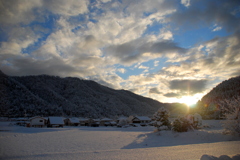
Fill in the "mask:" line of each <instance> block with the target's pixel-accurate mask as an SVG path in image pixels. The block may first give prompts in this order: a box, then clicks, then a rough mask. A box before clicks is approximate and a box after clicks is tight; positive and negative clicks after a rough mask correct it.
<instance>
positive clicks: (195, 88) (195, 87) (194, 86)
mask: <svg viewBox="0 0 240 160" xmlns="http://www.w3.org/2000/svg"><path fill="white" fill-rule="evenodd" d="M206 84H207V80H172V81H170V82H169V88H170V89H172V90H178V91H180V92H183V93H189V94H191V95H194V94H196V93H201V92H203V91H204V90H205V89H206V88H205V87H206Z"/></svg>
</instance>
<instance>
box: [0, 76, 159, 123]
mask: <svg viewBox="0 0 240 160" xmlns="http://www.w3.org/2000/svg"><path fill="white" fill-rule="evenodd" d="M162 105H163V104H162V103H160V102H158V101H156V100H153V99H150V98H146V97H143V96H139V95H136V94H134V93H132V92H130V91H126V90H114V89H111V88H108V87H105V86H102V85H100V84H98V83H96V82H94V81H91V80H82V79H79V78H71V77H67V78H60V77H56V76H48V75H39V76H22V77H15V76H7V75H5V74H4V73H2V72H1V71H0V116H24V114H27V115H28V116H35V115H42V116H59V115H64V116H83V117H93V118H97V117H111V116H116V115H124V116H128V115H152V114H153V113H154V112H156V111H157V110H158V108H159V107H160V106H162Z"/></svg>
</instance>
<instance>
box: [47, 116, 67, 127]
mask: <svg viewBox="0 0 240 160" xmlns="http://www.w3.org/2000/svg"><path fill="white" fill-rule="evenodd" d="M48 119H49V121H50V124H62V125H63V124H64V122H63V117H48Z"/></svg>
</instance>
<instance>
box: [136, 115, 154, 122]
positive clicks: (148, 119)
mask: <svg viewBox="0 0 240 160" xmlns="http://www.w3.org/2000/svg"><path fill="white" fill-rule="evenodd" d="M135 118H137V119H139V120H141V121H150V120H151V119H150V118H149V117H146V116H135Z"/></svg>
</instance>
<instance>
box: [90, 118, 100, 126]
mask: <svg viewBox="0 0 240 160" xmlns="http://www.w3.org/2000/svg"><path fill="white" fill-rule="evenodd" d="M99 124H100V119H93V120H92V123H90V126H91V127H99Z"/></svg>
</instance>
